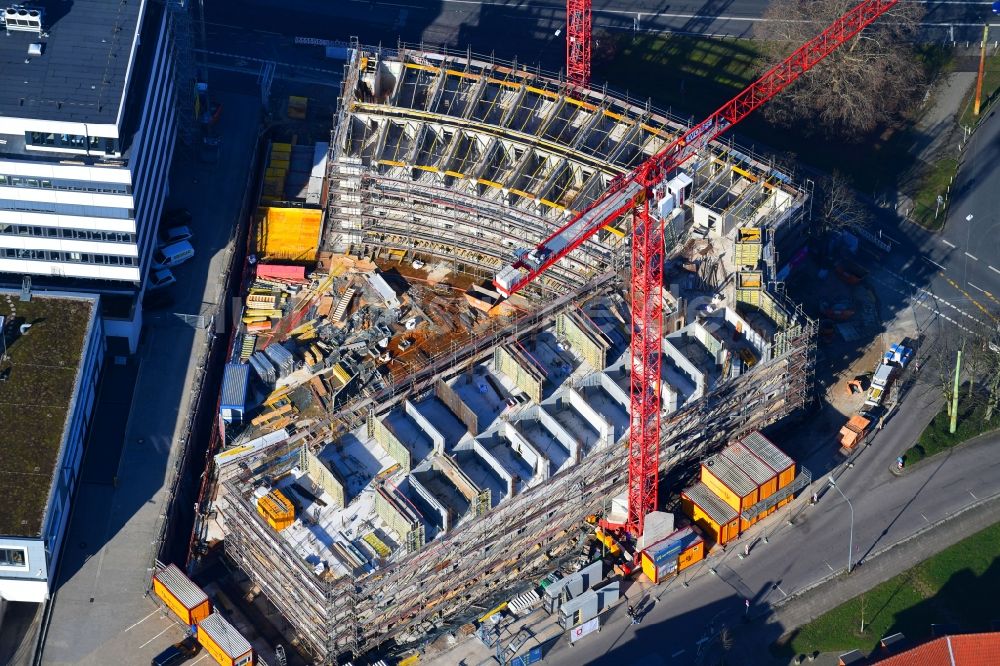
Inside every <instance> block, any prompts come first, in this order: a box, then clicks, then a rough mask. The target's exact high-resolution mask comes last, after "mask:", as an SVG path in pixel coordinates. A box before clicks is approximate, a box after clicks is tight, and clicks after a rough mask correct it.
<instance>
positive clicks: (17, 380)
mask: <svg viewBox="0 0 1000 666" xmlns="http://www.w3.org/2000/svg"><path fill="white" fill-rule="evenodd" d="M2 39H3V37H2V36H0V40H2ZM95 308H96V300H94V299H91V298H87V297H73V296H65V297H62V296H60V297H53V296H40V295H32V298H31V301H30V302H27V303H25V302H22V301H19V300H18V295H17V294H16V293H15V294H11V293H10V292H0V316H3V317H6V318H7V324H6V327H5V329H4V330H5V331H6V342H7V355H8V358H7V360H6V361H4V362H2V363H0V373H2V374H6V373H7V372H8V371H9V372H10V375H9V376H8V377H7V379H6V380H5V381H0V488H4V489H5V493H4V495H5V501H4V503H3V508H2V509H0V534H2V535H6V536H21V537H38V536H40V535H41V530H42V521H43V519H44V517H45V510H46V507H47V504H48V498H49V489H50V487H51V485H52V479H53V477H54V474H55V469H56V467H57V465H58V464H59V455H60V449H61V447H62V441H63V430H64V429H65V425H66V419H67V417H68V415H69V411H70V405H71V403H72V400H73V394H74V391H75V388H76V383H77V375H78V369H79V366H80V359H81V357H82V355H83V349H84V344H85V340H86V336H87V332H88V329H89V326H90V322H91V321H92V318H93V316H94V309H95ZM24 323H30V324H31V325H32V326H31V329H30V330H29V331H28V333H27V334H26V335H21V334H20V332H19V328H20V326H21V325H22V324H24Z"/></svg>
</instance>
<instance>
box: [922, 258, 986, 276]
mask: <svg viewBox="0 0 1000 666" xmlns="http://www.w3.org/2000/svg"><path fill="white" fill-rule="evenodd" d="M923 259H924V261H927V262H929V263H932V264H934V265H935V266H937V267H938V268H940V269H941V270H943V271H945V270H948V269H947V268H945V267H944V266H942V265H941V264H939V263H938V262H936V261H934V260H933V259H928V258H927V257H924V258H923ZM997 272H1000V271H997Z"/></svg>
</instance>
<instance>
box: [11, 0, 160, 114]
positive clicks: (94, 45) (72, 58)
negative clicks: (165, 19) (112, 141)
mask: <svg viewBox="0 0 1000 666" xmlns="http://www.w3.org/2000/svg"><path fill="white" fill-rule="evenodd" d="M23 4H24V6H25V8H26V9H41V10H42V12H43V19H42V29H43V31H44V33H43V34H42V35H38V34H37V33H34V32H20V31H17V32H9V33H8V34H6V35H4V36H3V38H2V39H0V116H6V117H13V118H36V119H40V120H63V121H75V122H90V123H104V124H110V123H114V122H116V120H117V118H118V107H119V104H120V103H121V99H122V93H123V92H124V90H125V85H126V83H127V76H126V75H127V73H128V66H129V61H130V60H131V53H132V44H133V42H134V41H135V35H136V31H137V30H138V26H139V19H140V16H141V14H142V12H143V10H144V8H145V6H146V3H145V2H144V1H142V0H132V2H109V1H108V0H74V1H73V2H65V1H63V0H26V1H25V2H24V3H23ZM33 43H41V44H42V55H40V56H28V45H29V44H33ZM26 61H27V62H26Z"/></svg>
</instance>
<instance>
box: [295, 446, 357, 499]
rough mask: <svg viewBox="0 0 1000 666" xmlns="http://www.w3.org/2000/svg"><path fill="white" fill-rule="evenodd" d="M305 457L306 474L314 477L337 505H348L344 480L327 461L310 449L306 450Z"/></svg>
mask: <svg viewBox="0 0 1000 666" xmlns="http://www.w3.org/2000/svg"><path fill="white" fill-rule="evenodd" d="M305 458H306V474H307V475H308V476H309V478H310V479H312V480H313V482H315V483H316V485H317V486H319V487H320V488H322V489H323V490H324V491H326V493H327V494H328V495H329V496H330V497H332V498H333V501H334V503H335V504H336V505H337V506H340V507H343V506H347V504H346V501H345V500H346V491H345V490H344V482H343V481H341V480H340V478H339V477H338V476H337V474H336V473H335V472H334V471H333V470H332V469H330V468H329V467H328V466H327V464H326V463H325V462H323V461H322V460H321V459H319V458H318V457H316V456H314V455H313V454H312V453H310V452H309V451H308V450H307V451H305Z"/></svg>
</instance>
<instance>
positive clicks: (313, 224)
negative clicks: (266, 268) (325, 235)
mask: <svg viewBox="0 0 1000 666" xmlns="http://www.w3.org/2000/svg"><path fill="white" fill-rule="evenodd" d="M262 213H263V215H262V219H261V222H260V224H259V225H258V226H257V254H258V256H259V257H260V258H261V259H264V260H274V259H283V260H286V261H315V260H316V252H317V251H318V250H319V236H320V229H321V227H322V211H319V210H315V209H311V208H264V209H262Z"/></svg>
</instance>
